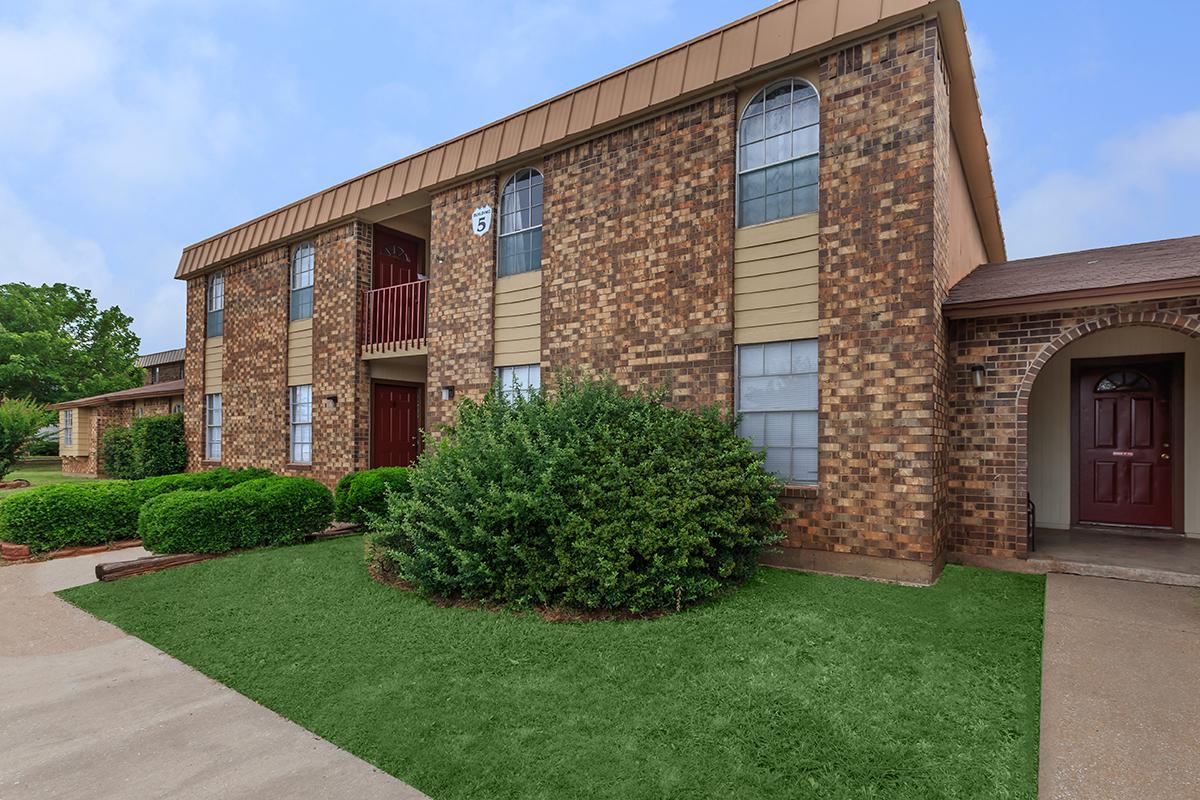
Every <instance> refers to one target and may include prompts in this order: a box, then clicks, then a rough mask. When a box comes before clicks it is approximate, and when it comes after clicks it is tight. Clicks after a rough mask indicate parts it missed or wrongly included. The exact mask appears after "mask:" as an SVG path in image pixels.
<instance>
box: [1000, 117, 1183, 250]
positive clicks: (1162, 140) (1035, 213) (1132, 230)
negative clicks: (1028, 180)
mask: <svg viewBox="0 0 1200 800" xmlns="http://www.w3.org/2000/svg"><path fill="white" fill-rule="evenodd" d="M1197 177H1200V111H1192V112H1188V113H1185V114H1179V115H1173V116H1168V117H1164V118H1162V119H1160V120H1158V121H1156V122H1154V123H1153V124H1150V125H1148V126H1146V127H1144V128H1142V129H1141V130H1139V131H1138V132H1137V133H1135V134H1134V135H1132V136H1122V137H1115V138H1113V139H1110V140H1108V141H1105V142H1103V143H1102V144H1101V145H1100V146H1099V147H1098V148H1096V154H1095V157H1094V158H1093V159H1092V163H1091V165H1090V167H1089V168H1087V169H1079V170H1070V171H1069V170H1063V171H1059V172H1054V173H1051V174H1048V175H1046V176H1045V177H1044V178H1043V179H1042V180H1041V181H1039V182H1037V183H1035V184H1034V185H1033V186H1031V187H1030V188H1029V189H1027V190H1026V191H1025V192H1023V193H1021V194H1020V195H1019V196H1018V197H1017V199H1016V200H1015V201H1014V202H1013V203H1012V204H1011V205H1010V206H1009V207H1008V208H1007V209H1006V210H1005V214H1004V226H1005V232H1006V237H1007V240H1008V249H1009V257H1010V258H1022V257H1026V256H1034V255H1041V254H1045V253H1058V252H1066V251H1071V250H1080V249H1087V248H1091V247H1100V246H1106V245H1110V244H1118V243H1123V242H1129V241H1136V240H1138V239H1147V238H1149V239H1154V238H1162V235H1161V229H1162V223H1163V220H1164V218H1166V217H1167V216H1169V215H1170V214H1171V212H1172V211H1173V210H1174V209H1176V208H1180V207H1186V208H1195V207H1196V205H1197V198H1196V196H1195V195H1196V192H1197V190H1196V185H1197V184H1196V180H1195V179H1196V178H1197ZM1180 191H1183V192H1190V193H1191V195H1192V198H1191V199H1190V200H1187V201H1186V202H1184V198H1182V197H1180V196H1179V192H1180Z"/></svg>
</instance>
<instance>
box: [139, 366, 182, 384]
mask: <svg viewBox="0 0 1200 800" xmlns="http://www.w3.org/2000/svg"><path fill="white" fill-rule="evenodd" d="M154 369H155V368H154V367H145V368H143V369H142V385H143V386H149V385H151V384H153V383H166V382H167V381H177V380H179V379H180V378H182V377H183V362H182V361H169V362H167V363H166V364H160V365H159V366H158V380H157V381H155V380H154Z"/></svg>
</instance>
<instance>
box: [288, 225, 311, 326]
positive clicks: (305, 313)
mask: <svg viewBox="0 0 1200 800" xmlns="http://www.w3.org/2000/svg"><path fill="white" fill-rule="evenodd" d="M316 261H317V249H316V248H315V247H313V243H312V242H301V243H300V244H298V245H296V246H295V247H294V248H292V266H291V270H290V271H291V275H292V281H291V286H292V292H291V302H290V303H289V307H290V308H289V312H288V317H289V319H292V320H298V319H309V318H310V317H312V315H313V272H314V265H315V264H316Z"/></svg>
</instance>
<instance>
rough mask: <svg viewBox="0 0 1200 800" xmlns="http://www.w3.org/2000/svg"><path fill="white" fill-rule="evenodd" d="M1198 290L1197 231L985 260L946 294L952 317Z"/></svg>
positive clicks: (1199, 247)
mask: <svg viewBox="0 0 1200 800" xmlns="http://www.w3.org/2000/svg"><path fill="white" fill-rule="evenodd" d="M1198 292H1200V236H1188V237H1186V238H1182V239H1166V240H1163V241H1158V242H1143V243H1140V244H1129V245H1122V246H1120V247H1103V248H1100V249H1097V250H1081V251H1079V252H1076V253H1059V254H1058V255H1052V256H1040V257H1038V258H1026V259H1022V260H1019V261H1004V262H1001V263H997V264H984V265H983V266H981V267H979V268H978V269H976V270H975V271H974V272H972V273H971V274H970V275H968V276H967V277H965V278H963V279H962V280H961V281H960V282H959V283H958V284H957V285H956V286H955V287H954V288H953V289H951V290H950V294H949V296H948V297H947V298H946V302H945V304H944V308H945V310H946V314H947V315H948V316H952V317H967V316H977V315H979V314H980V313H981V312H983V311H993V312H994V311H995V310H996V309H1001V310H1003V309H1008V308H1016V307H1020V306H1027V305H1031V304H1032V305H1051V304H1052V305H1057V306H1062V305H1064V304H1074V305H1078V304H1079V302H1081V301H1083V302H1096V301H1103V299H1104V298H1113V297H1117V296H1128V295H1136V296H1151V295H1153V296H1172V295H1175V296H1178V295H1181V294H1195V293H1198Z"/></svg>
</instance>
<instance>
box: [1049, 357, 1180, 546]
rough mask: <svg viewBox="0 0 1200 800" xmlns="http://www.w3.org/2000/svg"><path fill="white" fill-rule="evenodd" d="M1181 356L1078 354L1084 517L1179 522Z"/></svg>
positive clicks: (1079, 503)
mask: <svg viewBox="0 0 1200 800" xmlns="http://www.w3.org/2000/svg"><path fill="white" fill-rule="evenodd" d="M1179 358H1180V357H1179V356H1161V357H1144V358H1140V359H1120V360H1116V359H1093V360H1086V361H1082V360H1076V361H1073V362H1072V370H1071V371H1072V375H1073V378H1074V391H1073V394H1074V395H1075V398H1074V399H1075V403H1074V407H1075V414H1073V415H1072V416H1073V418H1074V419H1073V421H1074V428H1075V430H1074V439H1075V444H1076V448H1075V449H1076V457H1075V506H1076V514H1075V520H1076V522H1078V523H1080V524H1084V525H1117V526H1134V527H1146V528H1165V529H1173V528H1174V527H1175V525H1176V523H1177V520H1178V517H1177V506H1178V504H1177V500H1178V499H1179V498H1178V497H1177V494H1178V491H1177V486H1176V472H1177V470H1180V469H1182V463H1183V462H1182V453H1181V452H1179V446H1180V444H1181V441H1180V437H1179V436H1178V431H1177V428H1178V427H1179V422H1180V421H1179V419H1178V417H1179V416H1180V415H1179V413H1178V412H1179V411H1181V410H1182V409H1181V408H1177V407H1176V406H1177V405H1178V399H1177V398H1176V389H1177V388H1178V387H1177V384H1178V382H1179V378H1180V374H1181V373H1180V370H1179V364H1180V361H1179Z"/></svg>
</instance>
